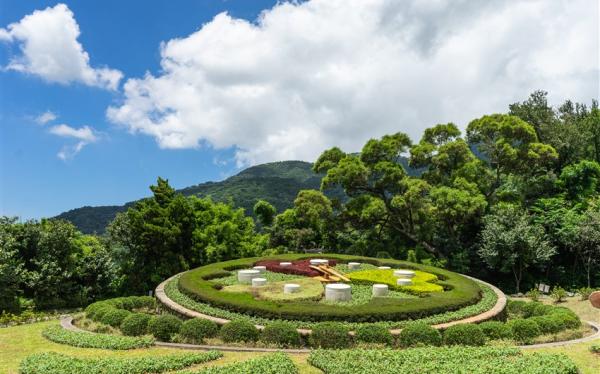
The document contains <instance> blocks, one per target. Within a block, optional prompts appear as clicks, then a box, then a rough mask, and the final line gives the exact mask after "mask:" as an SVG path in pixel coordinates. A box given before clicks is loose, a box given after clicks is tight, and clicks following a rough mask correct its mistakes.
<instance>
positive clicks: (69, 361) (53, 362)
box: [19, 351, 223, 374]
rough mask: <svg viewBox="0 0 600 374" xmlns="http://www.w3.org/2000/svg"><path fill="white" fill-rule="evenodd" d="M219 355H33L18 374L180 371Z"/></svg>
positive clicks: (23, 363)
mask: <svg viewBox="0 0 600 374" xmlns="http://www.w3.org/2000/svg"><path fill="white" fill-rule="evenodd" d="M222 356H223V354H222V353H221V352H216V351H209V352H204V353H182V354H175V355H168V356H148V357H140V358H137V357H136V358H134V357H128V358H112V357H111V358H100V359H82V358H74V357H69V356H66V355H63V354H59V353H54V352H45V353H36V354H33V355H30V356H28V357H26V358H25V359H24V360H23V361H21V365H20V367H19V373H21V374H107V373H110V374H146V373H164V372H168V371H173V370H180V369H185V368H187V367H190V366H192V365H197V364H201V363H204V362H208V361H213V360H216V359H218V358H221V357H222Z"/></svg>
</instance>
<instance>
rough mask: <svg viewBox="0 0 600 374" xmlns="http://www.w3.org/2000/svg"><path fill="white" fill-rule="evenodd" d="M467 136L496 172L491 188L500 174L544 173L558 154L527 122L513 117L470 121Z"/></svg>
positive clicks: (503, 116)
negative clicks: (540, 140)
mask: <svg viewBox="0 0 600 374" xmlns="http://www.w3.org/2000/svg"><path fill="white" fill-rule="evenodd" d="M467 138H468V141H469V143H471V144H474V145H477V148H478V149H479V151H480V152H481V153H482V154H483V155H484V156H485V157H486V158H487V159H488V162H489V165H490V167H491V168H492V170H493V171H494V175H495V182H494V190H495V189H496V188H498V187H499V186H500V184H501V180H502V177H503V176H505V175H507V174H510V173H515V174H522V175H528V176H532V175H536V174H539V173H545V172H546V170H547V169H548V167H550V166H552V163H553V162H554V161H555V160H556V159H557V157H558V155H557V153H556V151H555V150H554V148H553V147H552V146H550V145H547V144H543V143H540V142H539V141H538V138H537V135H536V133H535V129H534V128H533V127H532V126H531V125H530V124H528V123H527V122H525V121H523V120H522V119H520V118H518V117H515V116H510V115H505V114H492V115H486V116H483V117H481V118H479V119H476V120H473V121H471V122H470V123H469V126H468V127H467Z"/></svg>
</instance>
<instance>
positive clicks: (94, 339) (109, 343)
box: [42, 325, 154, 349]
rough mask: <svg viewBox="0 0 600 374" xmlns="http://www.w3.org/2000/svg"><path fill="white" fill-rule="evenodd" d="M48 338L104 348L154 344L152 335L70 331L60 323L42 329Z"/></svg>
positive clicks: (79, 345)
mask: <svg viewBox="0 0 600 374" xmlns="http://www.w3.org/2000/svg"><path fill="white" fill-rule="evenodd" d="M42 336H43V337H45V338H46V339H48V340H50V341H52V342H55V343H59V344H66V345H70V346H73V347H81V348H102V349H134V348H146V347H149V346H151V345H152V344H154V339H152V338H151V337H130V336H119V335H110V334H96V333H91V332H76V331H69V330H66V329H64V328H62V327H61V326H59V325H52V326H48V327H46V328H45V329H44V330H43V331H42Z"/></svg>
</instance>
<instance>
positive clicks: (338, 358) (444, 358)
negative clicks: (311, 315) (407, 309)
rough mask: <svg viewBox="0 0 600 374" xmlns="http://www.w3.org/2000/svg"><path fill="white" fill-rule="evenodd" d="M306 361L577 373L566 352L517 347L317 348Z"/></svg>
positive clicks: (371, 370) (403, 369)
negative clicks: (525, 350) (529, 350)
mask: <svg viewBox="0 0 600 374" xmlns="http://www.w3.org/2000/svg"><path fill="white" fill-rule="evenodd" d="M308 361H309V363H310V364H311V365H313V366H315V367H317V368H319V369H321V370H323V372H324V373H325V374H384V373H404V374H417V373H419V374H421V373H431V374H433V373H435V374H456V373H469V374H489V373H507V374H508V373H520V374H546V373H553V374H576V373H578V369H577V367H576V365H575V364H574V363H573V361H571V360H570V359H569V358H568V357H567V356H565V355H553V354H539V353H534V354H531V355H523V354H522V353H521V351H520V350H519V349H517V348H492V347H481V348H476V347H443V348H433V347H429V348H415V349H406V350H400V351H398V350H390V349H378V350H362V349H353V350H340V351H326V350H317V351H313V352H311V354H310V356H309V358H308Z"/></svg>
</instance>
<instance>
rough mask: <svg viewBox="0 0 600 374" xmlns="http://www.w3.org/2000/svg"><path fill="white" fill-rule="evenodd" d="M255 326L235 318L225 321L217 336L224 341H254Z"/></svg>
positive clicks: (255, 336)
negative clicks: (234, 319)
mask: <svg viewBox="0 0 600 374" xmlns="http://www.w3.org/2000/svg"><path fill="white" fill-rule="evenodd" d="M258 334H259V332H258V330H257V329H256V327H255V326H254V325H253V324H252V323H250V322H248V321H244V320H236V321H231V322H229V323H226V324H224V325H223V327H221V331H219V336H220V337H221V339H222V340H223V341H224V342H226V343H229V342H255V341H257V340H258Z"/></svg>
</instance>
